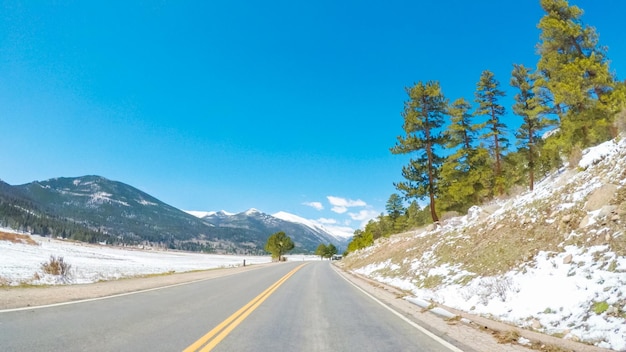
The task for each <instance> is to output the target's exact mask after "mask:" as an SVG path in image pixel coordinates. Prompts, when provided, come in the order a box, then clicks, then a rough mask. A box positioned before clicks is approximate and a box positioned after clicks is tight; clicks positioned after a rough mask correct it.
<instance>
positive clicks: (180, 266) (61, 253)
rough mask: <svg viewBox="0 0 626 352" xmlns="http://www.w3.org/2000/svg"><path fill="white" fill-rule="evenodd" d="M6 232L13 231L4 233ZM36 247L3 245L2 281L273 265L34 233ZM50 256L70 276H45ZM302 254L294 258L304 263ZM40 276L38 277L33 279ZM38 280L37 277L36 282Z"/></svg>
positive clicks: (260, 259)
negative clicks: (67, 266) (65, 266)
mask: <svg viewBox="0 0 626 352" xmlns="http://www.w3.org/2000/svg"><path fill="white" fill-rule="evenodd" d="M1 230H2V231H4V232H13V231H12V230H8V229H1ZM30 237H31V238H32V239H34V240H35V241H36V242H37V245H29V244H24V243H12V242H9V241H0V283H3V284H7V285H19V284H22V283H24V284H32V285H40V284H60V283H71V284H85V283H92V282H97V281H102V280H115V279H119V278H125V277H134V276H140V275H147V274H161V273H169V272H186V271H193V270H206V269H213V268H226V267H235V266H239V265H243V261H244V260H245V261H246V265H248V264H261V263H269V262H271V258H270V257H269V256H267V257H266V256H235V255H213V254H201V253H189V252H174V251H157V250H141V249H138V248H134V249H131V248H122V247H110V246H102V245H93V244H87V243H77V242H68V241H63V240H57V239H50V238H47V237H41V236H36V235H31V236H30ZM50 256H55V257H57V258H58V257H63V260H64V262H66V263H68V264H70V265H71V277H70V278H68V279H67V280H63V278H61V277H56V276H53V275H44V274H43V272H42V270H41V264H42V263H44V262H48V261H49V259H50ZM305 259H308V258H304V257H302V256H297V257H294V260H305ZM35 274H37V275H35ZM37 277H39V278H37Z"/></svg>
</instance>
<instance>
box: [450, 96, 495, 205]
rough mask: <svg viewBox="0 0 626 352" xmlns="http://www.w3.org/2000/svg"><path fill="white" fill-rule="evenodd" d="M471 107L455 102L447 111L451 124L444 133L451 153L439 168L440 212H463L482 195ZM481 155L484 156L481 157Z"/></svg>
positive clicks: (467, 103)
mask: <svg viewBox="0 0 626 352" xmlns="http://www.w3.org/2000/svg"><path fill="white" fill-rule="evenodd" d="M471 108H472V106H471V105H470V103H469V102H468V101H467V100H465V99H463V98H460V99H457V100H456V101H454V103H452V105H450V107H449V108H448V114H449V115H450V119H451V123H450V124H449V125H448V127H447V129H446V131H445V132H444V133H445V135H446V137H447V140H446V148H447V149H448V150H453V151H454V152H453V153H452V154H450V155H449V156H448V157H447V158H446V160H445V162H444V163H443V165H442V167H441V180H440V193H441V201H440V206H441V208H442V209H446V210H455V211H460V212H465V211H466V210H467V208H468V207H469V206H471V205H472V204H476V203H478V202H479V199H480V198H481V197H482V196H484V194H483V190H484V189H485V188H486V187H485V179H484V178H483V177H481V176H480V169H481V166H482V165H481V163H480V162H478V161H479V160H478V158H477V157H478V156H479V153H478V150H477V147H476V146H475V141H476V137H477V134H478V130H479V128H480V126H479V125H478V124H475V123H473V121H472V118H473V115H472V114H471V112H470V110H471ZM482 155H485V154H482Z"/></svg>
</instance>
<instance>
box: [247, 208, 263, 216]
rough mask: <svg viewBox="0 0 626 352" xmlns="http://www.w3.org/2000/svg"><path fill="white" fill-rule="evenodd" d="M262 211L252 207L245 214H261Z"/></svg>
mask: <svg viewBox="0 0 626 352" xmlns="http://www.w3.org/2000/svg"><path fill="white" fill-rule="evenodd" d="M260 213H261V211H260V210H258V209H255V208H250V209H248V210H246V211H245V212H244V214H245V215H252V214H260Z"/></svg>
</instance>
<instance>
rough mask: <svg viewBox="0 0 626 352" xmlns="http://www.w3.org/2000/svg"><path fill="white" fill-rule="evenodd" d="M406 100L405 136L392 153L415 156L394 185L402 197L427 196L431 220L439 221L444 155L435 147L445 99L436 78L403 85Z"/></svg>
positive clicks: (439, 139) (438, 142)
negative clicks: (439, 198) (401, 180)
mask: <svg viewBox="0 0 626 352" xmlns="http://www.w3.org/2000/svg"><path fill="white" fill-rule="evenodd" d="M406 91H407V94H408V96H409V100H408V101H406V102H405V104H404V111H403V113H402V116H403V118H404V125H403V129H404V132H405V136H398V141H397V143H396V145H395V146H394V147H392V148H391V153H393V154H412V155H415V157H413V158H411V159H410V160H409V164H408V165H406V166H404V167H403V168H402V176H403V177H404V178H405V179H406V181H404V182H399V183H395V184H394V186H395V187H396V188H397V189H398V190H399V191H401V192H403V193H404V195H405V198H407V199H410V198H417V199H423V198H425V197H427V196H428V197H429V200H430V214H431V217H432V219H433V222H437V221H439V217H438V216H437V211H436V207H435V199H436V197H437V194H438V181H439V170H440V168H441V163H442V162H443V157H441V156H440V155H439V154H438V149H439V148H441V147H443V146H444V144H445V137H444V136H443V134H442V133H441V127H442V126H443V124H444V115H445V113H446V107H447V104H448V102H447V100H446V98H445V97H444V95H443V93H442V92H441V87H440V86H439V82H433V81H429V82H427V83H426V84H424V83H422V82H419V83H417V84H415V85H414V86H413V87H411V88H407V89H406Z"/></svg>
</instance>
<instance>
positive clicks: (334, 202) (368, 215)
mask: <svg viewBox="0 0 626 352" xmlns="http://www.w3.org/2000/svg"><path fill="white" fill-rule="evenodd" d="M326 199H327V200H328V204H329V205H330V211H332V212H334V213H336V214H340V215H344V216H346V218H345V219H344V220H342V221H341V223H342V224H341V225H339V223H340V221H339V220H336V219H333V218H319V219H317V220H313V221H315V222H317V223H319V224H323V225H324V226H326V227H332V228H333V229H336V230H339V231H345V232H346V233H348V232H352V231H353V230H352V231H349V230H350V229H351V227H349V226H351V225H350V224H351V222H352V221H358V222H359V223H360V227H365V225H367V223H368V222H369V221H370V220H371V219H374V218H376V216H378V212H376V211H375V210H374V209H372V207H371V206H370V205H369V204H367V203H366V202H365V201H363V200H361V199H356V200H354V199H349V198H343V197H336V196H326ZM302 205H306V206H309V207H311V208H314V209H316V210H318V211H321V210H324V209H325V206H324V204H322V202H317V201H316V202H304V203H302ZM353 208H361V209H353ZM352 209H353V211H351V210H352Z"/></svg>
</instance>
